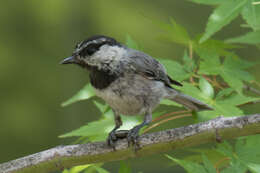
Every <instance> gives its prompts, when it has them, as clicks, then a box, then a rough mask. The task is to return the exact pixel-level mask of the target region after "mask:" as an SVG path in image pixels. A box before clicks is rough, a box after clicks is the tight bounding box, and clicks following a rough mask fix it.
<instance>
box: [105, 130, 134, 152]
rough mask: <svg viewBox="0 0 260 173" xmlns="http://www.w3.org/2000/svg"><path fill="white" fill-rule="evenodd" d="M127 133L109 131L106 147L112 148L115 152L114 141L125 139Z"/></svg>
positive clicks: (127, 131) (125, 131) (123, 131)
mask: <svg viewBox="0 0 260 173" xmlns="http://www.w3.org/2000/svg"><path fill="white" fill-rule="evenodd" d="M128 133H129V130H118V131H115V130H114V131H111V132H110V133H109V135H108V138H107V145H108V146H111V147H113V149H114V150H116V145H115V143H116V141H117V140H118V139H123V138H126V137H127V135H128Z"/></svg>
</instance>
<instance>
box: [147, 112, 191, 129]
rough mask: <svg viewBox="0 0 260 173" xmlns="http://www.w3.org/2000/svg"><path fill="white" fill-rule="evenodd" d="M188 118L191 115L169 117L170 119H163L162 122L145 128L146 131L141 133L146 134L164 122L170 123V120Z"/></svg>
mask: <svg viewBox="0 0 260 173" xmlns="http://www.w3.org/2000/svg"><path fill="white" fill-rule="evenodd" d="M190 116H192V114H190V113H187V114H183V115H178V116H174V117H170V118H167V119H164V120H162V121H159V122H158V123H155V124H153V125H151V126H149V127H148V128H146V129H145V130H144V131H143V133H147V132H148V131H149V130H151V129H153V128H155V127H157V126H159V125H161V124H163V123H166V122H168V121H170V120H175V119H179V118H184V117H190Z"/></svg>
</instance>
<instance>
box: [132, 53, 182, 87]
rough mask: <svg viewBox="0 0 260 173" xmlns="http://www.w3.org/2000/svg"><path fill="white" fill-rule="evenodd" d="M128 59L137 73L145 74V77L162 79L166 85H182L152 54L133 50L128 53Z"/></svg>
mask: <svg viewBox="0 0 260 173" xmlns="http://www.w3.org/2000/svg"><path fill="white" fill-rule="evenodd" d="M128 58H129V59H128V60H129V63H130V65H131V66H132V68H133V69H134V70H135V72H136V73H138V74H140V75H142V76H144V77H145V78H148V79H152V80H158V81H162V82H163V83H164V84H165V85H166V86H168V87H170V88H171V84H175V85H178V86H182V84H181V83H179V82H177V81H175V80H173V79H171V78H170V77H169V76H168V75H167V72H166V69H165V68H164V66H163V65H162V64H160V63H159V62H158V61H157V60H155V59H154V58H152V57H151V56H149V55H147V54H145V53H143V52H139V51H135V50H131V51H129V54H128Z"/></svg>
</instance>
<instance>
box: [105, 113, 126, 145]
mask: <svg viewBox="0 0 260 173" xmlns="http://www.w3.org/2000/svg"><path fill="white" fill-rule="evenodd" d="M113 113H114V119H115V127H114V129H113V130H112V131H111V132H110V133H109V135H108V139H107V144H108V145H109V146H112V147H113V148H114V149H115V141H116V140H117V135H116V130H117V129H119V127H120V126H121V125H122V124H123V123H122V120H121V117H120V115H119V114H118V113H117V112H116V111H114V110H113Z"/></svg>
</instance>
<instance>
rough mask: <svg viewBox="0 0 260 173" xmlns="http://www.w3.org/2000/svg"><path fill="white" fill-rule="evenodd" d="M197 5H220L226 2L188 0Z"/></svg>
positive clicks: (218, 0) (217, 0) (219, 0)
mask: <svg viewBox="0 0 260 173" xmlns="http://www.w3.org/2000/svg"><path fill="white" fill-rule="evenodd" d="M188 1H191V2H194V3H197V4H204V5H219V4H221V3H223V2H225V1H226V0H188Z"/></svg>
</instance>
